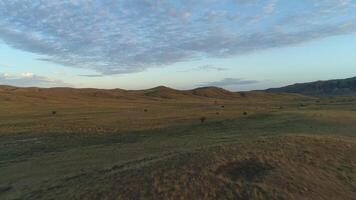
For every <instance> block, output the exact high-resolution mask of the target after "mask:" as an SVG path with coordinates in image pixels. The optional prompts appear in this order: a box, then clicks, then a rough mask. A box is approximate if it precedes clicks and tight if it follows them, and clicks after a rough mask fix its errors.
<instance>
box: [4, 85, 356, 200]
mask: <svg viewBox="0 0 356 200" xmlns="http://www.w3.org/2000/svg"><path fill="white" fill-rule="evenodd" d="M350 99H351V98H347V101H345V100H344V99H343V98H340V99H333V100H332V102H331V101H330V100H329V99H318V100H315V99H313V98H309V97H303V96H300V95H287V94H268V93H262V92H246V93H243V94H240V93H231V92H228V91H225V90H220V89H217V88H202V89H198V90H191V91H177V90H172V89H169V88H165V87H158V88H153V89H150V90H144V91H124V90H95V89H82V90H74V89H68V88H57V89H39V88H29V89H22V88H11V87H10V88H4V87H0V177H1V178H0V199H36V200H37V199H355V196H356V156H355V155H356V139H355V130H356V123H355V120H354V119H356V112H355V110H356V109H355V108H356V107H355V106H356V104H355V102H354V101H351V100H350ZM301 104H302V105H303V106H300V105H301ZM53 111H56V114H53ZM244 112H246V115H244ZM202 116H204V117H205V118H206V120H205V122H204V123H201V121H200V118H201V117H202Z"/></svg>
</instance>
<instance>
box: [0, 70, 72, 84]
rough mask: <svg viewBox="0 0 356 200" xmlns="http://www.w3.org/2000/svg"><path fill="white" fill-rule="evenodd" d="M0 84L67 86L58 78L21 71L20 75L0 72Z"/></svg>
mask: <svg viewBox="0 0 356 200" xmlns="http://www.w3.org/2000/svg"><path fill="white" fill-rule="evenodd" d="M0 85H12V86H18V87H29V86H36V87H68V86H70V85H69V84H66V83H64V82H62V81H59V80H52V79H49V78H47V77H44V76H38V75H35V74H33V73H23V74H20V75H16V74H8V73H0Z"/></svg>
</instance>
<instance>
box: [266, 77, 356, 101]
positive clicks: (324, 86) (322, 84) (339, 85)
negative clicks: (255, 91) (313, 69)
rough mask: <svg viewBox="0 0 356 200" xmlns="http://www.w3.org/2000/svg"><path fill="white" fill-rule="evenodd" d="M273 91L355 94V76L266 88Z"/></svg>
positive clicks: (306, 93)
mask: <svg viewBox="0 0 356 200" xmlns="http://www.w3.org/2000/svg"><path fill="white" fill-rule="evenodd" d="M266 91H267V92H273V93H280V92H281V93H298V94H304V95H311V96H335V95H341V96H343V95H356V77H353V78H348V79H336V80H328V81H315V82H310V83H297V84H294V85H289V86H286V87H281V88H271V89H267V90H266Z"/></svg>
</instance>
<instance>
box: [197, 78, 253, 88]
mask: <svg viewBox="0 0 356 200" xmlns="http://www.w3.org/2000/svg"><path fill="white" fill-rule="evenodd" d="M256 83H259V81H256V80H244V79H241V78H225V79H222V80H220V81H212V82H207V83H201V84H199V86H217V87H226V86H241V85H250V84H256Z"/></svg>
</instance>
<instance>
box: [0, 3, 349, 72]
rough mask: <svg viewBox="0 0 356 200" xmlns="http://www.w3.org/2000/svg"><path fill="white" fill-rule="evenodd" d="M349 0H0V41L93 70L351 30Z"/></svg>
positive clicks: (236, 51)
mask: <svg viewBox="0 0 356 200" xmlns="http://www.w3.org/2000/svg"><path fill="white" fill-rule="evenodd" d="M355 5H356V3H355V1H354V0H300V1H278V0H250V1H247V0H197V1H191V0H167V1H162V0H100V1H99V0H63V1H48V0H0V39H1V40H3V41H4V42H5V43H7V44H8V45H10V46H12V47H14V48H17V49H21V50H24V51H28V52H32V53H37V54H39V55H41V56H42V57H43V58H42V60H44V61H49V62H54V63H58V64H62V65H65V66H71V67H78V68H86V69H93V70H95V71H97V72H99V73H101V74H104V75H106V74H120V73H132V72H139V71H143V70H145V69H147V68H150V67H156V66H164V65H169V64H173V63H176V62H181V61H188V60H191V59H199V58H204V57H215V58H221V57H225V56H236V55H241V54H246V53H251V52H255V51H259V50H264V49H268V48H276V47H284V46H289V45H295V44H299V43H303V42H307V41H310V40H314V39H319V38H324V37H329V36H334V35H340V34H348V33H354V32H356V14H355V12H354V11H355V9H356V7H355Z"/></svg>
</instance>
